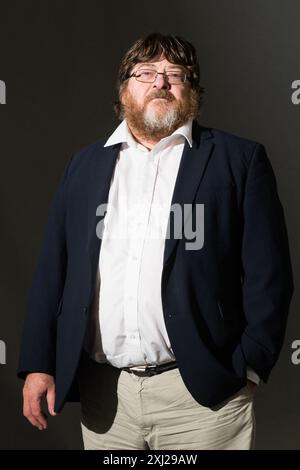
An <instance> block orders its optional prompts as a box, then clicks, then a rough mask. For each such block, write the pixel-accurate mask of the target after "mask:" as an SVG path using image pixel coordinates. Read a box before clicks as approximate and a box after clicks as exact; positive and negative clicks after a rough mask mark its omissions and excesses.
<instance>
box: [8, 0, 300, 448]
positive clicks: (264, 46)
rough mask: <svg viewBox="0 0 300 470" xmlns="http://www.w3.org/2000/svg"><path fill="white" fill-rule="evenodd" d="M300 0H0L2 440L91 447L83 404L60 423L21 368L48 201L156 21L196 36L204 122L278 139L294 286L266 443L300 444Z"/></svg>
mask: <svg viewBox="0 0 300 470" xmlns="http://www.w3.org/2000/svg"><path fill="white" fill-rule="evenodd" d="M299 23H300V3H299V1H298V0H288V1H282V0H263V1H261V0H251V1H250V0H244V1H240V0H227V1H226V2H225V1H221V0H210V1H209V2H208V1H203V0H197V1H192V0H187V1H186V2H182V1H181V0H173V1H172V2H167V1H165V2H162V1H158V0H152V1H151V2H149V1H144V0H142V1H135V0H127V1H126V2H121V1H120V2H101V1H98V0H84V1H83V0H64V1H58V0H51V1H50V0H26V1H21V0H9V1H8V0H1V1H0V103H1V106H0V157H1V163H0V164H1V171H0V175H1V186H0V190H1V197H0V204H1V231H0V236H1V242H0V250H1V258H0V259H1V283H0V288H1V316H0V448H1V449H81V448H82V441H81V434H80V425H79V418H80V414H79V405H78V404H68V405H67V406H66V407H65V409H64V411H63V413H62V414H61V415H59V416H57V417H55V418H51V419H50V425H49V428H48V430H47V431H44V432H40V431H38V430H37V429H34V428H32V427H31V426H30V425H29V424H28V423H27V421H26V420H25V418H24V417H23V416H22V382H21V381H20V380H19V379H17V377H16V370H17V365H18V357H19V349H20V340H21V332H22V327H23V321H24V316H25V312H26V305H27V300H28V292H29V288H30V285H31V281H32V276H33V272H34V269H35V266H36V262H37V257H38V253H39V249H40V244H41V240H42V234H43V230H44V225H45V222H46V218H47V213H48V208H49V204H50V201H51V199H52V196H53V194H54V191H55V188H56V186H57V184H58V180H59V178H60V176H61V174H62V172H63V168H64V167H65V164H66V162H67V160H68V159H69V158H70V156H71V154H73V153H74V152H75V151H77V150H79V149H80V148H81V147H83V146H85V145H87V144H89V143H92V142H94V141H95V140H97V139H99V138H102V137H106V136H107V137H108V136H109V135H110V134H111V133H112V131H113V130H114V128H115V127H116V125H117V123H118V122H117V120H116V118H115V117H114V113H113V103H114V100H115V99H116V97H117V93H116V77H117V70H118V66H119V63H120V60H121V58H122V56H123V54H124V53H125V52H126V50H127V49H128V48H129V47H130V46H131V45H132V43H133V42H134V41H135V40H136V39H137V38H139V37H143V36H146V35H147V34H148V33H150V32H162V33H169V34H174V35H179V36H183V37H184V38H186V39H187V40H189V41H190V42H192V43H193V44H194V45H195V47H196V49H197V51H198V58H199V62H200V67H201V77H202V79H201V83H202V85H203V86H204V87H205V98H204V107H203V111H202V114H201V117H200V123H201V124H203V125H205V126H210V127H216V128H220V129H223V130H225V131H227V132H231V133H233V134H236V135H239V136H241V137H246V138H249V139H253V140H255V141H258V142H261V143H262V144H264V145H265V147H266V149H267V152H268V156H269V158H270V160H271V163H272V166H273V168H274V172H275V175H276V178H277V183H278V192H279V195H280V199H281V202H282V205H283V208H284V211H285V216H286V222H287V228H288V234H289V241H290V249H291V257H292V263H293V270H294V282H295V293H294V297H293V301H292V305H291V310H290V316H289V322H288V328H287V332H286V337H285V342H284V346H283V350H282V354H281V356H280V360H279V362H278V364H277V366H276V367H275V369H274V370H273V372H272V374H271V377H270V380H269V382H268V384H267V385H264V384H263V383H262V384H261V385H260V386H259V388H258V390H257V394H256V399H255V407H256V417H257V446H256V447H257V448H258V449H300V437H299V423H300V405H299V396H300V315H299V308H300V305H299V300H300V299H299V295H298V289H297V287H298V279H299V274H300V269H299V261H300V259H299V256H300V247H299V239H300V223H299V213H300V211H299V208H300V184H299V177H300V138H299V130H300V62H299V54H300V34H299Z"/></svg>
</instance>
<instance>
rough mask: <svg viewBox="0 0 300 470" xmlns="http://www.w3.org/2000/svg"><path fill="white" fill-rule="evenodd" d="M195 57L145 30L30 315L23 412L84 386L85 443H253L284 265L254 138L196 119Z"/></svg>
mask: <svg viewBox="0 0 300 470" xmlns="http://www.w3.org/2000/svg"><path fill="white" fill-rule="evenodd" d="M202 94H203V89H202V87H201V86H200V73H199V65H198V62H197V58H196V52H195V49H194V47H193V46H192V45H191V44H190V43H189V42H187V41H185V40H184V39H182V38H180V37H174V36H165V35H162V34H156V33H155V34H151V35H149V36H148V37H146V38H145V39H140V40H138V41H137V42H136V43H135V44H134V45H133V46H132V48H131V49H130V50H129V51H128V52H127V54H126V55H125V57H124V59H123V61H122V63H121V66H120V72H119V96H120V102H119V103H118V104H117V106H116V110H117V112H118V115H119V117H120V118H121V119H123V121H122V122H121V124H120V126H119V127H118V128H117V129H116V130H115V132H114V133H113V134H112V135H111V136H110V138H109V139H108V140H105V141H99V142H97V143H95V144H93V145H91V146H89V147H87V148H85V149H83V150H82V151H80V152H79V153H77V154H76V155H75V156H74V157H73V158H72V159H71V160H70V162H69V164H68V166H67V168H66V170H65V173H64V176H63V178H62V180H61V182H60V185H59V187H58V190H57V192H56V195H55V198H54V201H53V203H52V206H51V209H50V213H49V219H48V224H47V227H46V231H45V237H44V242H43V247H42V252H41V255H40V259H39V264H38V267H37V270H36V274H35V277H34V282H33V286H32V290H31V296H30V304H29V311H28V317H27V320H26V322H25V329H24V336H23V344H22V350H21V357H20V366H19V376H20V377H23V378H25V377H26V381H25V385H24V415H25V416H26V417H27V419H28V420H29V421H30V422H31V424H33V425H34V426H36V427H38V428H39V429H44V428H46V427H47V421H46V416H45V415H44V414H43V413H42V409H41V404H42V400H43V398H44V397H46V399H47V403H48V410H49V413H50V414H51V415H55V413H56V412H60V411H61V410H62V408H63V406H64V403H65V402H66V400H72V399H76V398H78V397H77V396H76V388H77V386H78V387H79V392H80V401H81V407H82V431H83V440H84V445H85V448H86V449H147V448H150V449H251V448H253V445H254V432H255V423H254V413H253V397H254V388H255V386H256V385H255V384H257V383H258V382H259V380H260V379H262V380H263V381H265V382H267V380H268V378H269V375H270V372H271V369H272V368H273V366H274V365H275V363H276V361H277V359H278V355H279V352H280V350H281V347H282V343H283V339H284V333H285V327H286V320H287V314H288V309H289V303H290V299H291V296H292V292H293V281H292V272H291V264H290V256H289V248H288V240H287V234H286V228H285V222H284V216H283V211H282V207H281V204H280V201H279V199H278V195H277V189H276V182H275V177H274V173H273V170H272V168H271V165H270V162H269V160H268V158H267V156H266V153H265V149H264V147H263V146H262V145H261V144H258V143H256V142H252V141H250V140H246V139H242V138H239V137H237V136H233V135H231V134H228V133H225V132H222V131H219V130H216V129H209V128H206V127H203V126H200V125H199V124H198V123H197V121H196V120H195V118H196V116H197V114H198V112H199V109H200V107H201V101H202Z"/></svg>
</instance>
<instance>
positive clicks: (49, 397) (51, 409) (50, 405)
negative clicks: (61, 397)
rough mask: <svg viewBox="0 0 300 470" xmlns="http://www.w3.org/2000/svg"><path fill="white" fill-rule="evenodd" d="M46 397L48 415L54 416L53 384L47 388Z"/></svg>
mask: <svg viewBox="0 0 300 470" xmlns="http://www.w3.org/2000/svg"><path fill="white" fill-rule="evenodd" d="M46 398H47V404H48V411H49V413H50V415H52V416H56V413H55V411H54V403H55V386H54V385H52V386H51V387H49V388H48V390H47V396H46Z"/></svg>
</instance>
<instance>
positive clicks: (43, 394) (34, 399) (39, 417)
mask: <svg viewBox="0 0 300 470" xmlns="http://www.w3.org/2000/svg"><path fill="white" fill-rule="evenodd" d="M44 398H46V400H47V405H48V411H49V413H50V415H52V416H56V413H55V412H54V402H55V382H54V377H53V376H52V375H49V374H43V373H40V372H33V373H30V374H28V375H27V377H26V380H25V384H24V387H23V414H24V416H25V418H27V419H28V421H29V422H30V423H31V424H32V425H33V426H35V427H37V428H38V429H39V430H40V431H42V430H43V429H46V428H47V416H46V415H45V413H43V411H42V401H43V399H44Z"/></svg>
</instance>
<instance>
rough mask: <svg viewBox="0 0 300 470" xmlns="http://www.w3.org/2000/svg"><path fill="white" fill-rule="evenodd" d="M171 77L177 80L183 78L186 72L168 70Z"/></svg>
mask: <svg viewBox="0 0 300 470" xmlns="http://www.w3.org/2000/svg"><path fill="white" fill-rule="evenodd" d="M167 75H168V77H169V78H174V79H175V80H183V78H184V73H183V72H181V71H180V70H175V71H174V72H167Z"/></svg>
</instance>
